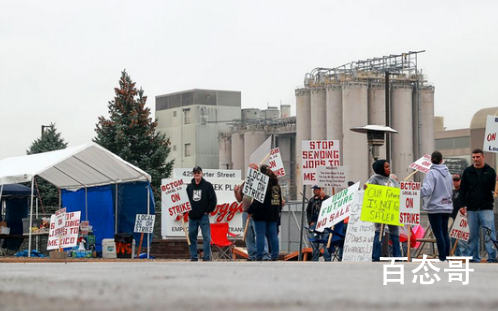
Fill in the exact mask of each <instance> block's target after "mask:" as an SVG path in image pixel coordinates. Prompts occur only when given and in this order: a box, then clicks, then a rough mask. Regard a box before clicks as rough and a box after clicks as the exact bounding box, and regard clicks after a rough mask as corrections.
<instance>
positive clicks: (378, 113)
mask: <svg viewBox="0 0 498 311" xmlns="http://www.w3.org/2000/svg"><path fill="white" fill-rule="evenodd" d="M368 124H370V125H386V88H385V85H384V84H382V83H372V84H370V89H369V90H368ZM385 158H386V145H385V144H384V145H383V146H381V147H379V159H385ZM369 160H370V161H369V162H370V165H369V167H372V163H373V158H372V157H369Z"/></svg>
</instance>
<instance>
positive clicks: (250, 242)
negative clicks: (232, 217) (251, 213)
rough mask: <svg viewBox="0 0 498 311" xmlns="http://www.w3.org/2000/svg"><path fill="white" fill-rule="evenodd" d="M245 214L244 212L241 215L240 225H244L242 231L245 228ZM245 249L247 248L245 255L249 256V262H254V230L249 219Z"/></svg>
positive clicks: (252, 221)
mask: <svg viewBox="0 0 498 311" xmlns="http://www.w3.org/2000/svg"><path fill="white" fill-rule="evenodd" d="M247 215H248V214H247V213H246V212H244V213H243V214H242V223H243V225H244V230H245V227H246V221H247ZM245 242H246V247H247V255H249V259H250V260H256V233H255V230H254V220H252V218H251V219H249V228H247V233H246V241H245Z"/></svg>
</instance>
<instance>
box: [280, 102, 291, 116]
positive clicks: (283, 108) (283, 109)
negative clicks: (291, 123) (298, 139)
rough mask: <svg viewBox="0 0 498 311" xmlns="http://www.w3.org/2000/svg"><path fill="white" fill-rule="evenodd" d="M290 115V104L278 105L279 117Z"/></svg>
mask: <svg viewBox="0 0 498 311" xmlns="http://www.w3.org/2000/svg"><path fill="white" fill-rule="evenodd" d="M290 116H291V105H280V117H281V118H288V117H290Z"/></svg>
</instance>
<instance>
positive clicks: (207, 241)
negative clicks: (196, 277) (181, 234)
mask: <svg viewBox="0 0 498 311" xmlns="http://www.w3.org/2000/svg"><path fill="white" fill-rule="evenodd" d="M199 227H201V232H202V249H203V252H204V253H203V255H202V259H203V260H210V259H211V227H210V225H209V216H208V215H206V214H204V215H202V217H201V219H192V218H189V220H188V237H189V238H190V246H189V247H188V248H189V250H190V258H191V259H197V234H198V232H199Z"/></svg>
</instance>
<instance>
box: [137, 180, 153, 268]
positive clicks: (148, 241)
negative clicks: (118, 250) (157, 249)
mask: <svg viewBox="0 0 498 311" xmlns="http://www.w3.org/2000/svg"><path fill="white" fill-rule="evenodd" d="M147 186H148V187H147V215H150V182H149V183H148V185H147ZM152 228H154V224H152ZM152 232H154V230H152ZM149 253H150V233H149V234H147V259H149ZM139 256H140V254H139Z"/></svg>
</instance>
